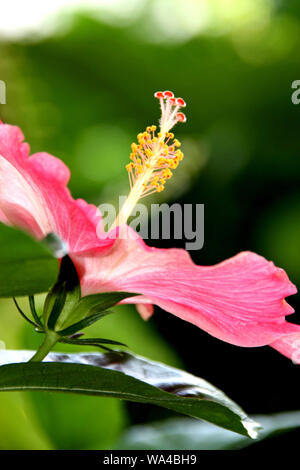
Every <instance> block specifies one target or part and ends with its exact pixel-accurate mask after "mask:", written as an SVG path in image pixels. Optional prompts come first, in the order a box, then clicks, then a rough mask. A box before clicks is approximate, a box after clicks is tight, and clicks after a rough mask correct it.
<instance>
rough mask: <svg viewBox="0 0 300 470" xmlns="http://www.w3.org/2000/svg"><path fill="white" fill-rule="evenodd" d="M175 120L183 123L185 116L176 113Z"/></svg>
mask: <svg viewBox="0 0 300 470" xmlns="http://www.w3.org/2000/svg"><path fill="white" fill-rule="evenodd" d="M176 118H177V120H178V121H181V122H185V121H186V115H185V114H184V113H177V114H176Z"/></svg>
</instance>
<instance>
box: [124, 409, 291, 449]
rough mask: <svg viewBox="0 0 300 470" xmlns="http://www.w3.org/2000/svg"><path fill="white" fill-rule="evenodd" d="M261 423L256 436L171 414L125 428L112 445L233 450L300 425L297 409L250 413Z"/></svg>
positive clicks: (132, 447)
mask: <svg viewBox="0 0 300 470" xmlns="http://www.w3.org/2000/svg"><path fill="white" fill-rule="evenodd" d="M253 419H254V420H255V421H258V422H259V423H260V424H261V425H262V428H263V429H262V430H261V432H260V433H259V436H258V438H257V439H256V440H253V439H250V438H248V437H246V436H241V435H240V434H236V433H233V432H231V431H228V430H226V429H221V428H217V427H215V426H212V425H211V424H210V423H204V422H199V421H197V420H195V419H190V418H178V419H177V418H175V419H174V418H173V419H168V420H165V421H160V422H156V423H149V424H146V425H139V426H133V427H132V428H129V430H127V431H125V432H124V434H123V435H122V436H121V438H120V439H119V440H118V442H117V443H116V445H115V448H116V449H121V450H124V449H131V450H135V449H143V450H152V449H153V450H231V449H232V450H233V449H242V448H244V447H248V446H250V445H253V444H255V443H256V442H259V441H261V440H263V439H266V438H270V437H273V436H276V435H278V434H282V433H284V432H288V431H291V430H293V429H296V428H300V411H292V412H286V413H277V414H274V415H269V416H264V415H259V416H253Z"/></svg>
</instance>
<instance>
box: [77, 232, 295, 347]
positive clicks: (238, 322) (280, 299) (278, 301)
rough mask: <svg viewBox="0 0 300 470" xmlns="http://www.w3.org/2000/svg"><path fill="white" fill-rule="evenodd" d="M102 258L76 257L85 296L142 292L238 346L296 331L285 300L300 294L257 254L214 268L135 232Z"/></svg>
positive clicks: (140, 300)
mask: <svg viewBox="0 0 300 470" xmlns="http://www.w3.org/2000/svg"><path fill="white" fill-rule="evenodd" d="M130 233H131V231H129V232H128V234H129V239H127V240H122V239H119V240H117V241H116V242H115V245H114V246H113V247H112V248H111V249H110V250H109V251H108V252H107V253H105V254H104V255H103V256H101V257H99V258H96V257H94V258H82V259H79V258H77V259H76V257H75V259H74V261H75V264H76V265H77V269H78V272H79V275H80V277H81V286H82V292H83V294H84V295H88V294H92V293H95V292H105V291H113V290H116V291H118V290H120V291H127V292H136V293H140V294H143V296H145V297H144V298H143V297H142V298H138V297H136V298H133V300H132V299H131V300H132V301H133V302H135V303H143V302H146V303H154V304H156V305H158V306H160V307H161V308H163V309H164V310H167V311H168V312H170V313H173V314H174V315H177V316H178V317H180V318H182V319H183V320H186V321H189V322H191V323H193V324H195V325H197V326H198V327H200V328H202V329H203V330H205V331H207V332H208V333H210V334H211V335H213V336H215V337H217V338H219V339H221V340H223V341H227V342H229V343H232V344H236V345H239V346H262V345H266V344H269V343H271V342H273V341H275V340H277V339H278V338H280V337H281V336H282V335H284V334H289V333H294V332H295V331H297V328H298V327H297V325H293V324H291V323H287V322H286V321H285V318H284V317H285V316H286V315H288V314H290V313H292V312H293V309H292V307H291V306H290V305H288V304H287V302H286V301H285V300H284V298H285V297H286V296H288V295H291V294H294V293H295V292H296V288H295V286H294V285H293V284H292V283H291V282H290V281H289V279H288V276H287V275H286V273H285V271H283V270H282V269H279V268H277V267H276V266H274V264H273V263H272V262H269V261H267V260H266V259H265V258H263V257H262V256H259V255H256V254H255V253H250V252H245V253H240V254H238V255H236V256H234V257H233V258H230V259H228V260H226V261H224V262H222V263H220V264H217V265H215V266H211V267H208V266H197V265H195V264H194V263H193V261H192V260H191V258H190V256H189V254H188V253H187V252H186V251H185V250H181V249H157V248H151V247H148V246H147V245H146V244H145V243H144V241H143V240H142V239H137V238H136V233H135V232H134V233H132V237H131V236H130Z"/></svg>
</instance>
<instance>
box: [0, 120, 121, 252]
mask: <svg viewBox="0 0 300 470" xmlns="http://www.w3.org/2000/svg"><path fill="white" fill-rule="evenodd" d="M23 138H24V137H23V134H22V132H21V131H20V129H19V128H18V127H15V126H9V125H7V124H0V220H1V221H3V222H5V223H9V224H11V225H15V226H17V227H20V228H22V229H24V230H26V231H27V232H29V233H30V234H31V235H33V236H34V237H36V238H43V237H44V236H46V235H47V234H48V233H50V232H54V233H56V234H57V235H59V236H60V237H61V238H62V239H63V240H64V241H65V242H66V243H67V244H68V246H69V250H70V251H71V252H78V253H82V254H89V253H98V252H102V251H103V250H105V249H106V248H107V247H110V246H112V244H113V241H112V240H110V239H108V238H106V239H105V238H104V237H103V238H99V237H98V236H97V232H96V229H97V225H98V224H99V223H100V222H101V214H100V213H99V211H98V209H97V208H96V207H95V206H92V205H89V204H87V203H85V202H84V201H82V200H77V201H76V200H74V199H73V198H72V196H71V194H70V191H69V190H68V188H67V186H66V185H67V183H68V181H69V178H70V171H69V169H68V167H67V166H66V165H65V164H64V163H63V162H62V161H61V160H59V159H58V158H56V157H53V156H52V155H50V154H48V153H46V152H41V153H36V154H34V155H32V156H31V157H29V146H28V145H27V144H25V143H23Z"/></svg>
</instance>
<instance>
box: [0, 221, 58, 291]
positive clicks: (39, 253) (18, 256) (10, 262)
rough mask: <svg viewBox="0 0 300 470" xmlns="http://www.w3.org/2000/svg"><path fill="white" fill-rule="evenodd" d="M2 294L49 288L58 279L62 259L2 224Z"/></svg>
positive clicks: (0, 267) (0, 264) (0, 241)
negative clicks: (59, 261) (58, 259)
mask: <svg viewBox="0 0 300 470" xmlns="http://www.w3.org/2000/svg"><path fill="white" fill-rule="evenodd" d="M0 246H1V250H0V297H12V296H15V297H17V296H22V295H32V294H36V293H39V292H45V291H47V290H48V289H49V288H50V287H51V285H52V284H53V283H54V282H55V280H56V277H57V273H58V261H57V259H56V258H54V257H53V256H52V254H51V252H50V251H49V250H48V249H47V247H46V246H44V245H43V244H42V243H39V242H37V241H35V240H33V239H32V238H31V237H29V236H28V235H26V234H25V233H23V232H21V231H20V230H17V229H15V228H12V227H7V226H6V225H3V224H1V225H0Z"/></svg>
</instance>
